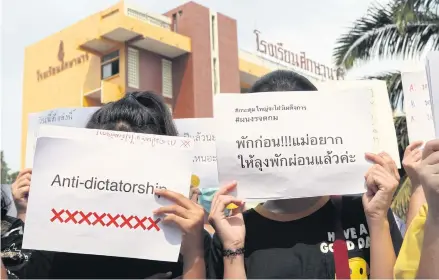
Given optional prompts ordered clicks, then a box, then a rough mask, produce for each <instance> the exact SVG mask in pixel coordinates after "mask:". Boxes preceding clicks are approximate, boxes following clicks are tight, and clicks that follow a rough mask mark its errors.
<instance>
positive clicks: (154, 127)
mask: <svg viewBox="0 0 439 280" xmlns="http://www.w3.org/2000/svg"><path fill="white" fill-rule="evenodd" d="M86 127H87V128H92V129H104V130H117V131H126V132H137V133H145V134H158V135H168V136H177V134H178V132H177V128H176V127H175V124H174V121H173V120H172V115H171V112H170V110H169V108H168V107H167V106H166V104H165V102H164V100H163V98H162V97H161V96H160V95H158V94H155V93H153V92H149V91H146V92H131V93H127V94H126V95H125V96H124V97H123V98H121V99H119V100H118V101H115V102H110V103H107V104H105V105H104V106H102V108H100V109H99V110H98V111H96V112H95V113H94V114H93V115H92V116H91V118H90V120H89V121H88V123H87V126H86Z"/></svg>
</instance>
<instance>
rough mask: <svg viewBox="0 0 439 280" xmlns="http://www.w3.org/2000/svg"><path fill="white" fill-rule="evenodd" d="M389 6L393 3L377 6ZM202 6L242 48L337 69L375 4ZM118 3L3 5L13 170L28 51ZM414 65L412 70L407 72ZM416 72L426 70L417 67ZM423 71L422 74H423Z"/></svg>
mask: <svg viewBox="0 0 439 280" xmlns="http://www.w3.org/2000/svg"><path fill="white" fill-rule="evenodd" d="M376 1H378V2H380V3H387V2H388V0H376ZM129 2H130V3H133V4H135V5H136V6H137V7H139V8H144V9H145V10H146V11H150V12H153V13H160V14H162V13H165V12H166V11H168V10H171V9H172V8H174V7H176V6H179V5H181V4H183V3H185V2H187V1H185V0H166V1H165V0H129ZM195 2H198V3H199V4H201V5H204V6H206V7H209V8H211V9H213V10H215V11H217V12H219V13H222V14H225V15H228V16H229V17H232V18H234V19H236V20H237V22H238V42H239V47H240V48H242V49H245V50H248V51H255V48H256V46H255V37H254V34H253V30H254V29H258V30H260V31H261V32H262V33H263V36H264V38H265V39H266V40H268V41H270V42H283V43H284V46H285V47H286V48H288V49H290V50H291V51H293V52H296V53H298V52H300V51H306V53H307V57H309V58H311V59H313V60H315V61H318V62H320V63H324V64H326V65H332V64H333V63H332V49H333V47H334V44H335V41H336V39H337V38H338V36H339V35H340V34H342V33H344V32H345V31H346V30H347V28H348V27H349V26H351V24H352V22H353V21H355V20H356V19H357V18H360V17H361V16H363V15H365V14H366V12H367V9H368V7H370V5H371V4H372V3H373V0H330V1H328V0H307V1H302V0H301V1H299V0H239V1H237V0H198V1H195ZM115 3H117V0H74V1H73V0H62V1H61V0H38V1H35V0H1V1H0V6H1V5H3V7H2V8H3V9H1V8H0V11H1V16H0V19H1V25H2V26H1V27H2V28H1V29H0V30H1V32H2V34H1V37H2V38H1V39H2V42H1V47H0V53H1V58H0V61H1V70H0V72H1V80H0V88H1V97H0V106H1V107H0V108H1V116H0V122H1V128H0V133H1V134H0V135H1V140H0V145H1V149H2V150H4V152H5V157H6V161H7V163H8V164H9V166H10V168H11V169H13V170H14V171H15V170H18V169H19V167H20V153H21V137H20V134H21V102H22V76H23V75H22V74H23V65H24V49H25V47H26V46H27V45H30V44H32V43H35V42H37V41H39V40H41V39H43V38H45V37H47V36H49V35H51V34H53V33H56V32H58V31H60V30H62V29H63V28H65V27H67V26H69V25H72V24H74V23H75V22H77V21H79V20H81V19H83V18H85V17H87V16H89V15H91V14H93V13H96V12H99V11H101V10H103V9H105V8H108V7H109V6H111V5H113V4H115ZM408 65H409V66H408ZM412 65H413V62H410V64H407V63H406V62H400V61H398V62H395V61H372V62H370V63H367V64H365V65H362V66H361V67H358V68H356V69H354V70H353V71H351V72H350V73H348V77H360V76H364V75H371V74H374V73H375V74H376V73H380V72H383V71H388V70H392V69H398V70H401V69H404V68H411V69H413V67H412ZM414 67H418V68H420V67H421V66H420V65H418V64H417V63H414ZM420 69H421V68H420Z"/></svg>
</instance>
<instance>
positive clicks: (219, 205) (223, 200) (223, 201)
mask: <svg viewBox="0 0 439 280" xmlns="http://www.w3.org/2000/svg"><path fill="white" fill-rule="evenodd" d="M230 203H233V204H236V205H239V206H240V205H241V204H242V200H241V199H238V198H236V197H234V196H231V195H221V196H219V197H218V198H217V201H216V203H215V209H214V211H215V212H213V213H219V212H220V213H223V212H224V210H225V209H226V207H227V205H229V204H230Z"/></svg>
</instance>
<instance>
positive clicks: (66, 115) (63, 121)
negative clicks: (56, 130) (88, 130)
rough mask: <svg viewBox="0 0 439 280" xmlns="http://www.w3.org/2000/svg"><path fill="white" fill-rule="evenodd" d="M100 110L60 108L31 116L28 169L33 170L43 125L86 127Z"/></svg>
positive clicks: (91, 108) (27, 147)
mask: <svg viewBox="0 0 439 280" xmlns="http://www.w3.org/2000/svg"><path fill="white" fill-rule="evenodd" d="M98 109H99V107H87V108H60V109H54V110H49V111H43V112H39V113H32V114H29V116H28V128H27V140H26V163H25V165H26V167H28V168H31V167H32V165H33V158H34V152H35V144H36V141H37V137H38V131H39V128H40V126H41V125H44V124H50V125H60V126H68V127H85V126H86V125H87V122H88V120H89V119H90V117H91V116H92V115H93V114H94V112H96V111H97V110H98Z"/></svg>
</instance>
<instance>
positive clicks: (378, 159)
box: [366, 153, 386, 166]
mask: <svg viewBox="0 0 439 280" xmlns="http://www.w3.org/2000/svg"><path fill="white" fill-rule="evenodd" d="M366 159H367V160H369V161H371V162H373V163H375V164H379V165H382V166H385V165H386V161H385V160H384V158H382V157H381V156H379V155H376V154H372V153H366Z"/></svg>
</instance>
